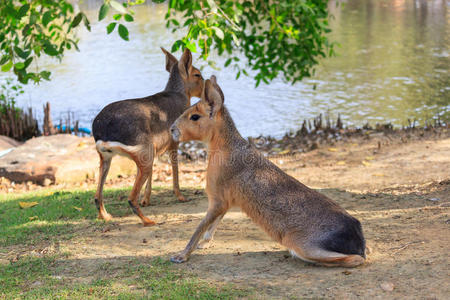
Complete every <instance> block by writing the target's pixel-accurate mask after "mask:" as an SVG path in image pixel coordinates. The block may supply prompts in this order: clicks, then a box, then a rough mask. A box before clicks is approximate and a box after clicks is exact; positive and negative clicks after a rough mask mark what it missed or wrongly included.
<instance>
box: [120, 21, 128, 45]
mask: <svg viewBox="0 0 450 300" xmlns="http://www.w3.org/2000/svg"><path fill="white" fill-rule="evenodd" d="M119 35H120V37H121V38H122V39H124V40H125V41H129V40H130V39H129V37H128V29H127V28H126V27H125V26H124V25H122V24H119Z"/></svg>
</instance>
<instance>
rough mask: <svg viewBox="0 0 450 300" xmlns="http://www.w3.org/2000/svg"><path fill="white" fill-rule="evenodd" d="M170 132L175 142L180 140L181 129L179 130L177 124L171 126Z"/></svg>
mask: <svg viewBox="0 0 450 300" xmlns="http://www.w3.org/2000/svg"><path fill="white" fill-rule="evenodd" d="M170 134H171V135H172V138H173V140H174V141H175V142H179V139H180V131H179V130H178V128H177V126H175V124H173V125H172V126H170Z"/></svg>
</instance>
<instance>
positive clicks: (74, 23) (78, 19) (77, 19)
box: [71, 13, 83, 28]
mask: <svg viewBox="0 0 450 300" xmlns="http://www.w3.org/2000/svg"><path fill="white" fill-rule="evenodd" d="M82 19H83V14H82V13H78V14H77V15H76V16H75V18H74V19H73V21H72V24H71V27H72V28H75V27H77V26H78V25H79V24H80V22H81V20H82Z"/></svg>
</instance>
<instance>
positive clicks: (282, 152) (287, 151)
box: [278, 149, 291, 155]
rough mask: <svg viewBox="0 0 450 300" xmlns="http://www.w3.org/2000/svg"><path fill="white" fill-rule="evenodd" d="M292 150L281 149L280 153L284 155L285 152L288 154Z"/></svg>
mask: <svg viewBox="0 0 450 300" xmlns="http://www.w3.org/2000/svg"><path fill="white" fill-rule="evenodd" d="M290 152H291V150H289V149H286V150H283V151H281V152H280V153H278V154H280V155H284V154H288V153H290Z"/></svg>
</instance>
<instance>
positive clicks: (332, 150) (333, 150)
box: [328, 148, 339, 152]
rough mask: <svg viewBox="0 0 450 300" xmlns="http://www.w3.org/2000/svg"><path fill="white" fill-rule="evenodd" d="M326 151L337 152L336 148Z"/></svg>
mask: <svg viewBox="0 0 450 300" xmlns="http://www.w3.org/2000/svg"><path fill="white" fill-rule="evenodd" d="M328 151H330V152H338V151H339V150H338V148H328Z"/></svg>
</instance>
